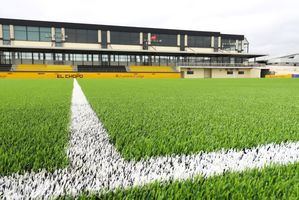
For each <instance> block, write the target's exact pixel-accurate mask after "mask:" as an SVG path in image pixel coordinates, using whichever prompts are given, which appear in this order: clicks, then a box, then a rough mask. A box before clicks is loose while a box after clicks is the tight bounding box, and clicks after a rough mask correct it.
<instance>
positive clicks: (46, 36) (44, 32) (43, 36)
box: [40, 27, 51, 42]
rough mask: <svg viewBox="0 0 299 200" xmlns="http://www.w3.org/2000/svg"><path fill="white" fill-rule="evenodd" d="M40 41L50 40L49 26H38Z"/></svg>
mask: <svg viewBox="0 0 299 200" xmlns="http://www.w3.org/2000/svg"><path fill="white" fill-rule="evenodd" d="M40 41H45V42H50V41H51V28H45V27H41V28H40Z"/></svg>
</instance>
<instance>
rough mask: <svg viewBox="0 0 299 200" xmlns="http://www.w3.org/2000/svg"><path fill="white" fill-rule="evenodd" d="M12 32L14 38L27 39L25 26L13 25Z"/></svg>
mask: <svg viewBox="0 0 299 200" xmlns="http://www.w3.org/2000/svg"><path fill="white" fill-rule="evenodd" d="M14 33H15V39H16V40H27V32H26V26H15V27H14Z"/></svg>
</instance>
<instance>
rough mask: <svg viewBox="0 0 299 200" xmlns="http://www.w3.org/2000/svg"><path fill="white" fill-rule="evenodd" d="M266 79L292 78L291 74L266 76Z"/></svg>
mask: <svg viewBox="0 0 299 200" xmlns="http://www.w3.org/2000/svg"><path fill="white" fill-rule="evenodd" d="M266 78H292V74H284V75H266Z"/></svg>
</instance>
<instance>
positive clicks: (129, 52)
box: [0, 45, 265, 58]
mask: <svg viewBox="0 0 299 200" xmlns="http://www.w3.org/2000/svg"><path fill="white" fill-rule="evenodd" d="M0 50H1V51H10V52H44V53H90V54H97V53H102V54H105V53H106V54H119V55H121V54H125V55H160V56H195V57H205V56H207V57H239V58H257V57H261V56H265V55H264V54H248V53H228V52H202V53H199V52H186V51H180V52H178V51H153V50H115V49H92V48H88V49H84V48H80V49H78V48H64V47H23V46H5V45H0Z"/></svg>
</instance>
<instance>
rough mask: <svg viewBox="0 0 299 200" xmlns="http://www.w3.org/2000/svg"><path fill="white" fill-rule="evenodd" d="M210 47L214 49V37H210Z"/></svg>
mask: <svg viewBox="0 0 299 200" xmlns="http://www.w3.org/2000/svg"><path fill="white" fill-rule="evenodd" d="M211 47H212V48H214V47H215V37H214V36H212V37H211Z"/></svg>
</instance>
